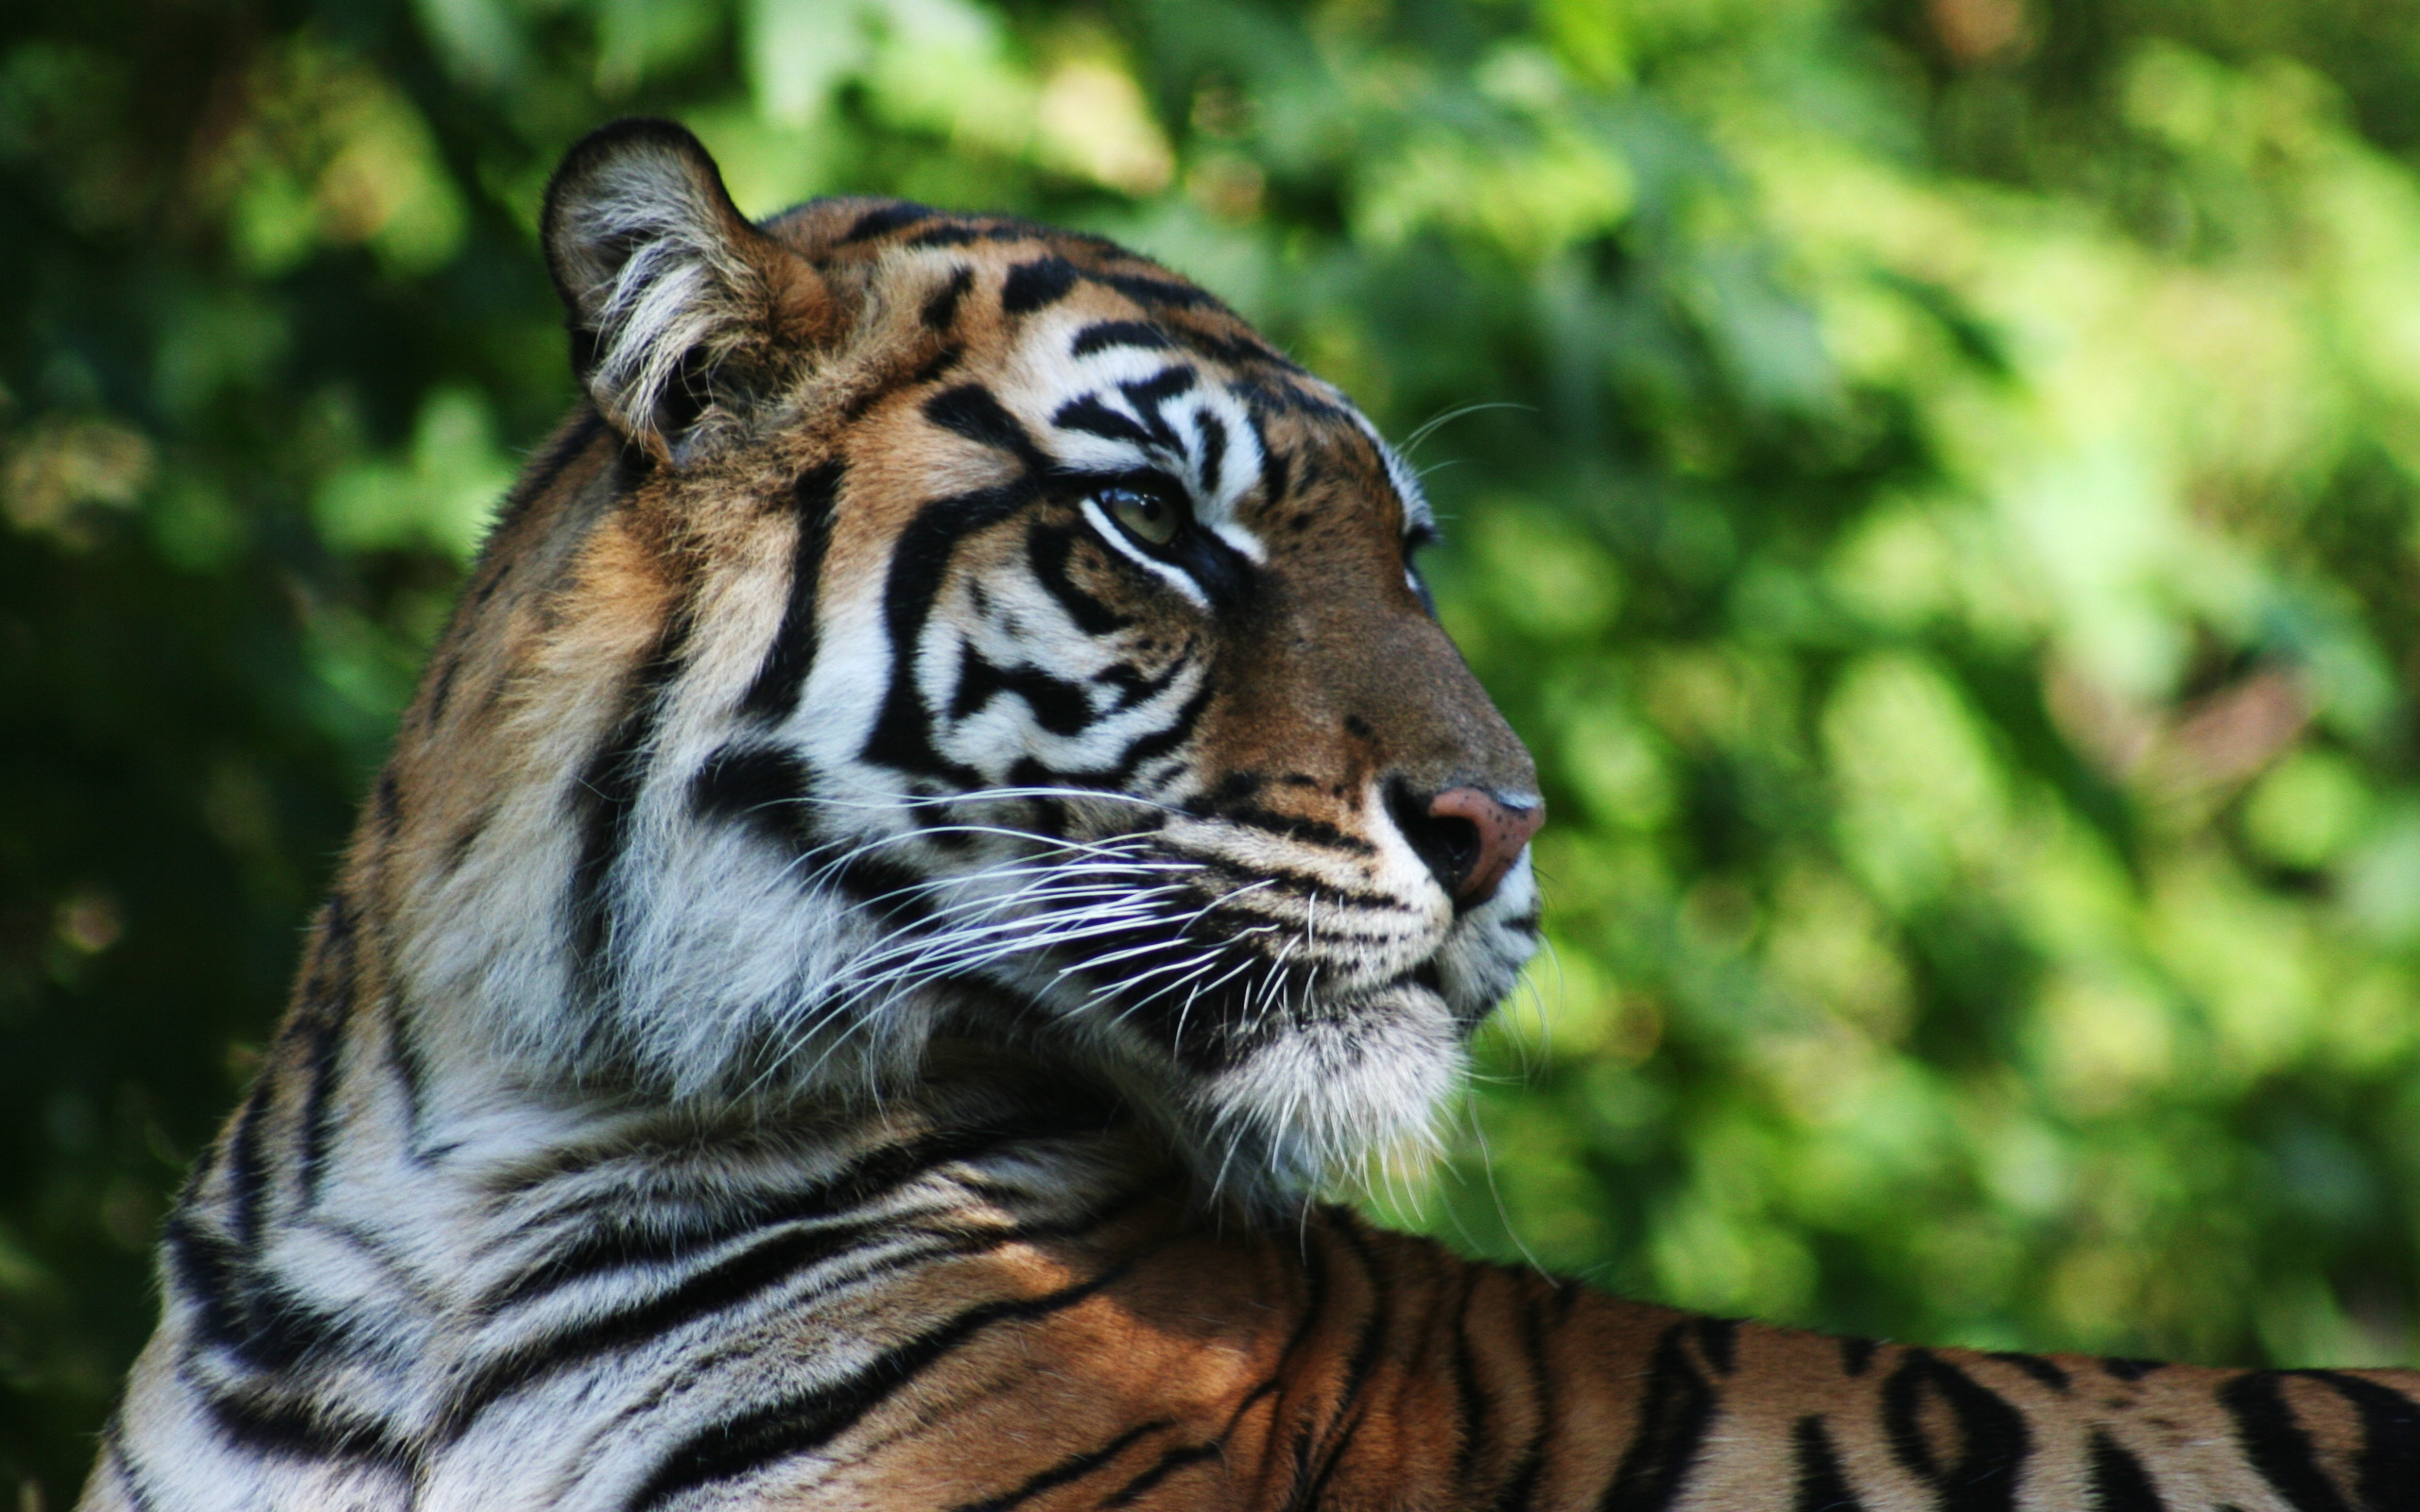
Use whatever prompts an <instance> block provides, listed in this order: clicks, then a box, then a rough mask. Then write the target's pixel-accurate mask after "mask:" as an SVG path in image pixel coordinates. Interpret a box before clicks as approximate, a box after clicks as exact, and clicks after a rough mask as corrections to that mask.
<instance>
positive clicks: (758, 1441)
mask: <svg viewBox="0 0 2420 1512" xmlns="http://www.w3.org/2000/svg"><path fill="white" fill-rule="evenodd" d="M1128 1268H1129V1267H1128V1266H1127V1265H1118V1266H1115V1267H1113V1268H1111V1269H1109V1270H1106V1271H1103V1272H1102V1273H1101V1274H1099V1275H1098V1276H1096V1277H1094V1278H1092V1279H1091V1280H1084V1281H1078V1282H1076V1283H1075V1284H1074V1285H1071V1286H1064V1287H1062V1288H1060V1289H1059V1290H1058V1291H1055V1292H1048V1293H1045V1294H1044V1295H1043V1296H1040V1297H1012V1298H1006V1299H1003V1300H1000V1301H994V1302H986V1303H983V1304H982V1305H980V1306H977V1307H971V1308H968V1309H967V1310H966V1311H964V1312H962V1313H960V1314H958V1315H957V1316H956V1317H953V1318H951V1319H950V1320H949V1321H948V1322H946V1323H943V1324H942V1325H941V1326H940V1327H938V1328H935V1329H932V1330H930V1331H929V1332H925V1333H923V1334H921V1335H919V1336H917V1337H915V1338H912V1339H910V1340H908V1342H907V1343H905V1344H900V1345H894V1346H892V1347H891V1348H890V1349H886V1350H884V1351H883V1352H882V1353H881V1354H879V1355H877V1356H875V1357H874V1359H873V1361H872V1362H871V1363H869V1364H868V1365H867V1366H865V1367H864V1368H863V1369H861V1370H859V1371H857V1372H856V1374H855V1375H853V1376H851V1377H849V1378H848V1379H847V1380H845V1381H842V1382H839V1383H836V1384H834V1385H832V1386H828V1387H825V1388H823V1389H821V1390H817V1391H802V1392H796V1393H793V1394H791V1395H789V1396H787V1397H786V1398H783V1399H781V1400H775V1401H771V1402H769V1403H767V1404H766V1405H765V1406H762V1407H759V1408H757V1409H755V1410H754V1411H752V1412H747V1413H742V1414H741V1415H739V1416H738V1417H731V1418H726V1419H724V1420H723V1421H721V1422H717V1423H714V1424H711V1425H709V1426H707V1427H705V1428H703V1429H700V1430H699V1431H698V1432H696V1433H694V1434H691V1435H689V1436H688V1437H686V1438H684V1439H683V1440H682V1441H681V1443H680V1444H679V1445H677V1446H676V1447H675V1448H674V1449H673V1450H672V1452H670V1453H669V1454H667V1455H666V1456H665V1458H664V1461H663V1463H662V1464H660V1465H659V1466H658V1467H657V1468H656V1470H655V1473H654V1474H652V1475H650V1476H648V1481H647V1484H646V1485H645V1486H642V1487H640V1489H639V1493H638V1495H637V1496H636V1497H634V1498H632V1499H631V1509H632V1512H640V1509H643V1508H647V1507H652V1506H660V1505H662V1504H663V1503H666V1502H669V1501H671V1500H673V1499H674V1498H675V1497H678V1496H680V1495H681V1494H682V1493H683V1492H684V1491H690V1490H694V1489H696V1488H697V1487H699V1486H711V1485H713V1484H714V1483H716V1482H717V1481H728V1480H734V1479H736V1478H738V1477H740V1476H743V1475H747V1474H750V1473H752V1472H753V1471H756V1470H760V1469H765V1468H766V1467H768V1466H770V1465H774V1464H778V1463H779V1462H781V1461H783V1460H786V1459H790V1458H794V1457H796V1456H797V1455H800V1454H804V1453H808V1452H812V1451H814V1450H816V1449H819V1448H821V1447H822V1446H823V1445H825V1444H828V1443H830V1442H831V1441H832V1440H833V1439H835V1438H837V1437H838V1436H839V1435H842V1434H844V1433H846V1432H848V1431H849V1429H850V1428H851V1427H853V1426H855V1425H856V1423H857V1422H858V1421H859V1420H860V1419H862V1418H863V1417H865V1416H866V1415H867V1414H868V1413H870V1412H873V1410H874V1409H875V1408H876V1407H879V1406H881V1405H882V1403H883V1402H884V1401H885V1400H889V1399H890V1396H891V1395H892V1393H894V1392H896V1391H898V1390H899V1389H900V1388H901V1387H903V1386H906V1385H908V1384H909V1383H912V1382H913V1381H914V1380H915V1379H916V1378H917V1377H918V1376H920V1375H922V1374H924V1372H925V1371H926V1370H928V1369H930V1368H931V1367H932V1366H934V1365H935V1364H937V1363H939V1362H940V1361H941V1360H942V1358H943V1357H944V1356H946V1355H948V1354H949V1353H950V1352H951V1351H952V1350H955V1349H958V1348H959V1346H961V1345H963V1344H965V1343H966V1342H967V1341H968V1340H969V1339H972V1338H973V1337H975V1335H977V1333H980V1332H983V1331H984V1330H986V1329H989V1328H991V1327H993V1326H994V1324H1000V1323H1014V1322H1029V1321H1032V1320H1034V1319H1038V1318H1045V1317H1048V1316H1050V1315H1051V1314H1054V1313H1062V1312H1064V1311H1066V1310H1067V1309H1068V1308H1071V1307H1075V1306H1077V1305H1078V1304H1080V1303H1081V1302H1083V1301H1084V1300H1085V1299H1086V1298H1088V1297H1092V1296H1094V1295H1095V1294H1096V1293H1098V1292H1099V1291H1100V1290H1102V1289H1103V1288H1104V1287H1107V1286H1109V1285H1111V1284H1112V1283H1114V1282H1115V1280H1117V1279H1118V1278H1119V1277H1120V1276H1122V1275H1124V1274H1125V1272H1126V1270H1127V1269H1128Z"/></svg>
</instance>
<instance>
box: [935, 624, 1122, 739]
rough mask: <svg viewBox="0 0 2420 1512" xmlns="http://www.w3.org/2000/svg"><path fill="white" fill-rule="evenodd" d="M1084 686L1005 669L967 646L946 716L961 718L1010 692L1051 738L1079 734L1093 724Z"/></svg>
mask: <svg viewBox="0 0 2420 1512" xmlns="http://www.w3.org/2000/svg"><path fill="white" fill-rule="evenodd" d="M1084 687H1085V685H1084V684H1083V683H1080V682H1070V681H1068V680H1066V679H1063V678H1054V677H1052V676H1051V675H1050V674H1049V673H1047V672H1045V671H1043V670H1042V669H1041V668H1040V667H1032V666H1025V667H1004V666H1000V665H999V664H997V663H996V662H993V661H992V659H991V658H990V657H987V656H985V655H984V654H983V653H982V652H981V651H978V650H977V649H976V648H975V647H974V646H973V645H972V644H970V645H968V646H967V647H966V648H965V650H964V652H963V653H962V654H961V655H960V656H959V661H958V686H957V688H956V689H954V690H952V692H951V694H950V699H949V716H950V718H952V719H964V718H965V717H966V716H967V715H969V714H971V713H975V712H976V711H977V710H978V709H980V708H982V707H983V706H984V705H985V704H987V703H990V702H991V701H992V699H993V698H994V696H997V695H999V694H1003V693H1011V694H1014V695H1016V696H1018V697H1020V698H1022V699H1024V700H1025V703H1026V707H1027V708H1028V709H1030V710H1031V711H1032V712H1033V722H1034V723H1035V724H1037V725H1039V726H1041V727H1042V728H1043V729H1044V730H1048V731H1049V732H1050V733H1052V734H1054V735H1080V734H1081V733H1083V732H1084V730H1087V729H1089V728H1090V727H1091V725H1092V723H1093V703H1092V699H1091V698H1090V697H1089V696H1086V694H1085V691H1084Z"/></svg>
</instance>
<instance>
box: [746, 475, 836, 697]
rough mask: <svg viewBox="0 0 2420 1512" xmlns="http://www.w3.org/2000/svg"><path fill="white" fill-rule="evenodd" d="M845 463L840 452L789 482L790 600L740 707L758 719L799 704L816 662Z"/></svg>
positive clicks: (784, 608) (783, 610)
mask: <svg viewBox="0 0 2420 1512" xmlns="http://www.w3.org/2000/svg"><path fill="white" fill-rule="evenodd" d="M847 472H848V468H847V464H845V463H843V462H842V461H840V460H839V459H838V457H835V458H833V459H831V460H830V461H826V462H821V463H818V464H817V465H816V466H814V467H811V468H808V469H807V470H806V471H805V472H802V473H800V474H799V478H798V481H797V482H796V483H794V484H792V485H791V486H790V496H791V498H792V499H793V500H794V501H795V503H796V505H797V509H796V513H797V516H798V540H797V542H796V544H794V545H793V546H792V547H791V550H790V583H789V597H788V601H787V603H786V604H785V605H784V606H783V608H782V624H781V627H780V628H779V629H777V630H775V631H774V632H773V644H772V645H771V646H770V647H769V648H768V649H767V651H766V653H765V660H764V661H763V662H761V663H759V664H758V666H757V668H756V676H755V678H754V679H752V680H751V681H750V683H749V684H748V692H747V693H746V694H745V695H743V696H741V698H740V700H739V707H740V711H741V712H742V713H747V714H751V715H752V716H754V717H756V718H758V719H761V720H766V721H769V722H778V721H780V720H784V719H787V718H788V717H789V716H790V714H791V713H793V712H795V711H796V709H797V708H798V696H799V690H801V689H802V688H804V687H805V686H806V676H807V674H808V673H809V672H811V671H813V670H814V667H815V601H816V593H817V590H818V589H819V588H820V587H821V580H822V576H823V558H824V554H825V553H826V552H828V551H829V550H830V549H831V546H832V523H833V521H834V519H835V518H836V517H837V516H838V512H839V507H840V485H841V482H842V480H843V479H844V478H845V477H846V476H847Z"/></svg>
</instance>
